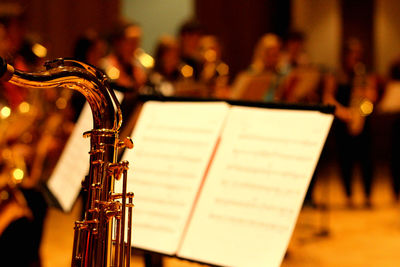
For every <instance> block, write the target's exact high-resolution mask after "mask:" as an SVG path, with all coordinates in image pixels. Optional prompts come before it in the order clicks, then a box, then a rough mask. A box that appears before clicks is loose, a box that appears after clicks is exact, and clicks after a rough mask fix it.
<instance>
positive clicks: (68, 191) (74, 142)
mask: <svg viewBox="0 0 400 267" xmlns="http://www.w3.org/2000/svg"><path fill="white" fill-rule="evenodd" d="M114 93H115V95H116V97H117V99H118V101H120V102H121V101H122V99H123V94H122V93H119V92H117V91H114ZM92 129H93V115H92V111H91V109H90V106H89V104H88V103H87V102H86V103H85V105H84V106H83V109H82V111H81V114H80V115H79V118H78V121H77V122H76V124H75V127H74V130H73V131H72V133H71V135H70V137H69V138H68V141H67V143H66V145H65V148H64V150H63V153H62V154H61V156H60V159H59V160H58V162H57V164H56V167H55V168H54V170H53V173H52V174H51V177H50V179H49V181H48V182H47V186H48V188H49V189H50V191H51V192H52V193H53V195H54V196H55V197H56V199H57V200H58V202H59V203H60V205H61V208H62V209H63V210H64V211H70V210H71V209H72V206H73V205H74V203H75V200H76V198H77V197H78V195H79V192H80V190H81V188H82V180H83V179H84V178H85V176H86V175H87V174H88V173H89V165H90V163H89V150H90V138H83V133H84V132H87V131H90V130H92Z"/></svg>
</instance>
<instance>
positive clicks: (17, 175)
mask: <svg viewBox="0 0 400 267" xmlns="http://www.w3.org/2000/svg"><path fill="white" fill-rule="evenodd" d="M12 175H13V177H14V179H15V180H17V181H21V180H22V179H23V178H24V171H23V170H21V169H19V168H16V169H14V171H13V173H12Z"/></svg>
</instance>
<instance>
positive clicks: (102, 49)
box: [71, 31, 107, 121]
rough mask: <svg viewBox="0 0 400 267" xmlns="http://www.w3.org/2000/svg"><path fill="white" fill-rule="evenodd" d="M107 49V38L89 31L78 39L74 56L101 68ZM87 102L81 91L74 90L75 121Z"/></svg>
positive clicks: (72, 101) (72, 103)
mask: <svg viewBox="0 0 400 267" xmlns="http://www.w3.org/2000/svg"><path fill="white" fill-rule="evenodd" d="M106 51H107V44H106V42H105V40H104V39H102V38H101V37H99V36H98V34H97V33H96V32H93V31H89V32H87V33H86V34H85V35H83V36H81V37H79V38H78V40H77V41H76V43H75V46H74V56H73V58H74V59H76V60H78V61H81V62H84V63H87V64H90V65H92V66H94V67H97V68H100V66H101V60H102V59H103V58H104V57H105V55H106ZM85 102H86V99H85V97H84V96H83V95H82V94H81V93H79V92H76V91H74V92H73V94H72V97H71V105H72V109H73V112H74V119H73V120H74V121H76V120H77V119H78V117H79V114H80V112H81V110H82V108H83V105H84V104H85Z"/></svg>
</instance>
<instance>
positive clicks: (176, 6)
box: [121, 0, 194, 54]
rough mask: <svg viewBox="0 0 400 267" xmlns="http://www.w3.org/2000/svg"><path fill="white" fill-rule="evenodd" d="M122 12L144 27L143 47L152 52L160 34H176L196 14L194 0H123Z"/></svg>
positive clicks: (127, 17)
mask: <svg viewBox="0 0 400 267" xmlns="http://www.w3.org/2000/svg"><path fill="white" fill-rule="evenodd" d="M121 14H122V16H123V17H125V18H126V19H128V20H131V21H135V22H138V23H139V24H140V25H141V27H142V29H143V38H142V48H143V49H144V50H145V51H146V52H147V53H150V54H152V53H153V51H154V48H155V44H156V42H157V40H158V38H159V36H160V35H163V34H169V35H175V34H176V33H177V30H178V29H179V26H180V25H181V24H182V22H183V21H184V20H187V19H189V18H191V17H192V16H193V14H194V5H193V0H167V1H166V0H146V1H141V0H139V1H133V0H123V1H122V3H121Z"/></svg>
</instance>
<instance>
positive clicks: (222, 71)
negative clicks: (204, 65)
mask: <svg viewBox="0 0 400 267" xmlns="http://www.w3.org/2000/svg"><path fill="white" fill-rule="evenodd" d="M217 72H218V73H219V75H220V76H225V75H228V74H229V66H228V65H226V64H225V63H221V64H219V65H218V66H217Z"/></svg>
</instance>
